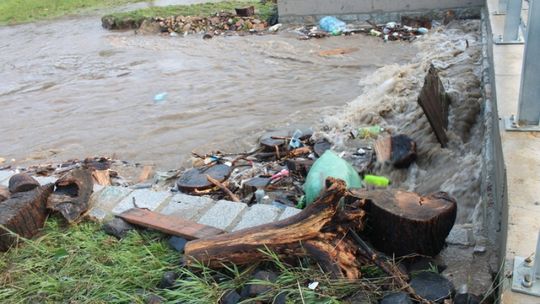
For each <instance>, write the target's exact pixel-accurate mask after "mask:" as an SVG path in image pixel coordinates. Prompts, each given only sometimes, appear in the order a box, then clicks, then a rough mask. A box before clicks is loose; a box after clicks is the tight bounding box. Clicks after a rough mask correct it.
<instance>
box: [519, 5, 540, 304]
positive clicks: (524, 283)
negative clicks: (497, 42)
mask: <svg viewBox="0 0 540 304" xmlns="http://www.w3.org/2000/svg"><path fill="white" fill-rule="evenodd" d="M533 1H534V0H533ZM539 279H540V233H538V240H537V242H536V252H535V254H534V259H531V257H528V258H524V257H519V256H516V257H515V258H514V271H513V274H512V290H513V291H515V292H521V293H525V294H528V295H531V296H537V297H540V280H539Z"/></svg>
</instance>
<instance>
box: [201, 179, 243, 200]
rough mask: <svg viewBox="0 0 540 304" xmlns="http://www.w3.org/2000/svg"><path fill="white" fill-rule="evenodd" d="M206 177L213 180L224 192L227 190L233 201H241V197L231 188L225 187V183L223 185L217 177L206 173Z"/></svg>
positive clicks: (226, 192)
mask: <svg viewBox="0 0 540 304" xmlns="http://www.w3.org/2000/svg"><path fill="white" fill-rule="evenodd" d="M206 178H207V179H208V181H209V182H211V183H212V184H214V185H215V186H217V187H219V189H221V190H222V191H223V192H225V194H227V195H228V196H229V197H230V198H231V200H232V201H233V202H240V199H239V198H238V196H236V194H234V193H232V191H231V190H229V188H227V187H225V185H223V183H220V182H219V181H218V180H217V179H215V178H213V177H211V176H210V175H208V174H207V175H206Z"/></svg>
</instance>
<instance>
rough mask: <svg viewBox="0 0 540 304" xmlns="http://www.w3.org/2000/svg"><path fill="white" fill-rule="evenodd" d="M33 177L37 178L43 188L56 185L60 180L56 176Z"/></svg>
mask: <svg viewBox="0 0 540 304" xmlns="http://www.w3.org/2000/svg"><path fill="white" fill-rule="evenodd" d="M32 177H33V178H35V179H36V180H37V181H38V183H39V184H40V185H42V186H44V185H47V184H54V183H56V181H57V180H58V178H56V177H54V176H32Z"/></svg>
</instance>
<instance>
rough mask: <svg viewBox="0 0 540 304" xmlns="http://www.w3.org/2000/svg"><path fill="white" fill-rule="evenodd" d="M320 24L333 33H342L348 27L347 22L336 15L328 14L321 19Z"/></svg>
mask: <svg viewBox="0 0 540 304" xmlns="http://www.w3.org/2000/svg"><path fill="white" fill-rule="evenodd" d="M319 26H320V27H321V29H322V30H323V31H326V32H328V33H331V34H332V35H334V36H336V35H341V33H343V32H344V31H345V30H346V29H347V24H345V22H343V21H341V20H339V19H338V18H336V17H332V16H326V17H324V18H322V19H321V21H319Z"/></svg>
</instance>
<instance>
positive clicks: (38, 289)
mask: <svg viewBox="0 0 540 304" xmlns="http://www.w3.org/2000/svg"><path fill="white" fill-rule="evenodd" d="M62 223H63V221H61V220H59V219H55V218H52V219H49V220H48V221H47V223H46V225H45V228H44V231H43V234H42V236H40V237H37V238H35V239H33V240H24V241H23V244H21V245H20V246H19V247H17V248H15V247H14V248H12V249H11V250H10V251H8V252H6V253H0V303H7V304H12V303H77V304H82V303H145V300H146V298H147V297H148V296H149V295H150V294H155V295H158V296H160V297H162V298H163V299H164V300H165V303H184V304H208V303H218V302H219V299H220V298H222V297H223V295H224V294H226V293H227V292H229V291H231V290H236V291H237V292H238V293H240V291H241V290H242V288H243V287H244V286H245V285H246V284H250V283H251V284H254V283H256V284H264V285H267V286H269V287H270V290H269V291H268V292H267V293H264V294H261V295H259V296H258V297H257V298H255V299H248V300H244V301H243V302H242V303H243V304H247V303H255V302H256V301H265V302H268V301H269V302H272V301H273V300H274V299H275V298H276V297H277V296H278V295H279V294H281V293H285V294H286V297H287V303H329V304H330V303H336V304H337V303H346V301H344V299H346V298H347V297H350V296H353V295H355V294H357V293H361V294H363V295H364V296H365V297H368V298H370V299H371V300H374V301H376V300H377V299H380V297H381V296H382V295H383V294H384V293H385V292H387V291H385V290H383V289H382V286H389V285H388V278H387V277H385V274H384V273H382V272H381V271H380V270H379V269H378V268H376V267H375V266H369V265H368V266H365V267H363V268H362V272H363V273H364V278H362V279H359V280H354V281H351V280H344V279H341V280H336V279H331V278H330V277H328V275H327V274H326V273H325V272H324V271H322V270H321V269H320V268H319V267H318V266H317V265H316V264H314V263H313V262H311V261H310V260H309V259H305V258H304V259H300V260H299V261H298V263H296V264H295V265H288V264H285V263H284V262H282V261H281V260H280V258H279V257H278V256H277V255H276V254H275V253H272V252H270V251H268V250H263V251H262V252H263V253H264V254H265V256H266V257H267V258H266V259H265V261H261V262H260V263H259V264H255V265H250V266H248V267H243V268H239V267H237V266H234V265H228V266H226V267H225V268H223V269H220V270H213V269H210V268H208V267H206V266H204V265H201V264H199V265H194V266H192V267H190V268H183V267H181V266H180V254H178V253H177V252H174V251H173V250H172V249H170V248H169V246H168V244H167V243H166V242H165V241H164V238H165V237H164V235H162V234H159V233H155V232H154V233H152V232H139V231H131V232H129V234H128V236H127V237H125V238H124V239H122V240H120V241H119V240H117V239H116V238H114V237H111V236H108V235H106V234H105V233H104V232H103V231H102V230H101V228H100V225H98V224H95V223H91V222H85V223H80V224H78V225H74V226H69V227H65V226H63V224H62ZM261 268H263V269H271V270H273V271H274V272H275V273H276V274H277V275H278V278H277V280H276V281H275V282H268V281H256V280H253V279H252V273H253V271H254V270H256V269H261ZM171 270H172V271H176V272H177V273H179V274H180V278H179V279H178V280H177V281H176V285H175V286H174V287H172V288H170V289H158V288H157V287H156V286H157V285H158V283H159V281H160V280H161V277H162V275H163V273H164V272H165V271H171ZM313 281H317V282H319V286H318V287H317V289H315V290H311V289H309V288H308V284H309V283H310V282H313Z"/></svg>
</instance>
